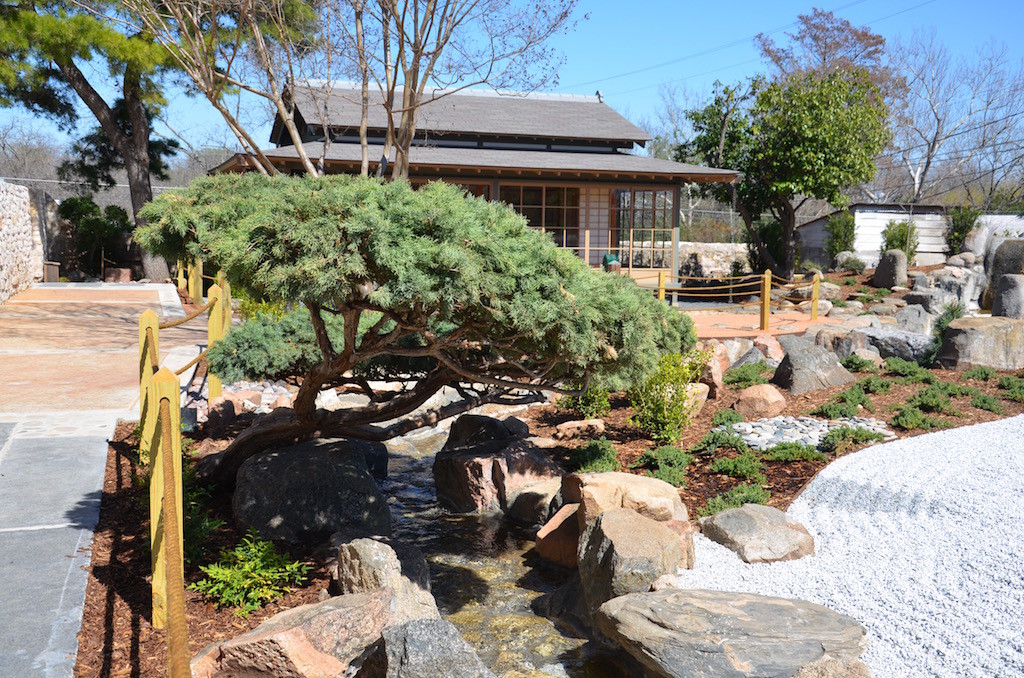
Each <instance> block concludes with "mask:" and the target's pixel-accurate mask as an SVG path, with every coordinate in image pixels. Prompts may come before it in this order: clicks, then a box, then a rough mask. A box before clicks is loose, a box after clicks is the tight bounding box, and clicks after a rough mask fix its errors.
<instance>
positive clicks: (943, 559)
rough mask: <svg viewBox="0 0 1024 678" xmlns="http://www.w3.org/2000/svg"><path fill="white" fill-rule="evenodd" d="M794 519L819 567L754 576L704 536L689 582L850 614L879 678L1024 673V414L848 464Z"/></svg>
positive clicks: (913, 441)
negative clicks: (809, 538)
mask: <svg viewBox="0 0 1024 678" xmlns="http://www.w3.org/2000/svg"><path fill="white" fill-rule="evenodd" d="M789 515H790V516H791V517H793V518H794V519H796V520H798V521H800V522H801V523H803V524H804V525H805V526H806V527H807V528H808V529H809V530H810V532H811V533H812V534H813V535H814V538H815V544H816V553H815V555H814V556H811V557H808V558H804V559H802V560H798V561H793V562H787V563H774V564H770V565H764V564H762V565H747V564H745V563H743V562H742V561H740V560H739V558H737V557H736V555H735V554H733V552H732V551H729V550H728V549H726V548H724V547H722V546H719V545H718V544H715V543H713V542H711V541H709V540H707V539H705V538H703V537H699V536H698V537H697V540H696V541H697V543H696V549H697V563H696V567H695V568H694V569H693V570H690V571H686V572H683V573H682V574H681V575H680V581H681V585H682V586H683V587H685V588H707V589H718V590H727V591H745V592H752V593H761V594H765V595H775V596H783V597H792V598H802V599H804V600H809V601H812V602H816V603H821V604H823V605H827V606H828V607H831V608H832V609H835V610H838V611H840V612H844V613H846V614H848V615H851V616H853V617H855V618H856V619H859V620H860V621H861V622H862V623H863V624H864V626H865V627H866V628H867V632H868V649H867V651H866V652H865V654H864V656H863V659H864V661H865V662H866V663H867V664H868V665H869V666H870V667H871V669H872V671H873V672H874V674H875V676H876V677H878V678H885V677H888V676H957V677H960V676H1001V677H1006V676H1024V416H1018V417H1013V418H1010V419H1004V420H1001V421H997V422H992V423H988V424H979V425H976V426H965V427H962V428H957V429H952V430H948V431H940V432H937V433H931V434H927V435H923V436H917V437H914V438H907V439H904V440H898V441H895V442H892V443H886V444H883V445H877V446H875V447H871V448H868V449H865V450H863V451H861V452H858V453H856V454H851V455H849V456H847V457H844V458H842V459H839V460H838V461H836V462H835V463H833V464H831V465H829V466H828V467H827V468H825V469H824V470H823V471H822V472H821V474H820V475H818V477H817V478H815V479H814V480H813V481H812V482H811V483H810V484H809V485H808V486H807V488H806V489H805V490H804V492H803V494H801V496H800V497H799V498H798V499H797V500H796V501H795V502H794V503H793V505H792V506H791V507H790V509H789Z"/></svg>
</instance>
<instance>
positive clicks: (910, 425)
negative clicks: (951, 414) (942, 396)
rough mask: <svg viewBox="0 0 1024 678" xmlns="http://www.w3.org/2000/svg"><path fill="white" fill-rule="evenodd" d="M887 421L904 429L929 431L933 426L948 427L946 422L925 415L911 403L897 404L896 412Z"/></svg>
mask: <svg viewBox="0 0 1024 678" xmlns="http://www.w3.org/2000/svg"><path fill="white" fill-rule="evenodd" d="M889 423H890V424H891V425H892V426H895V427H896V428H901V429H903V430H905V431H913V430H914V429H921V430H924V431H931V430H932V429H933V428H949V426H950V424H949V423H948V422H945V421H942V420H941V419H936V418H935V417H932V416H930V415H927V414H925V413H924V412H922V411H921V410H919V409H918V408H917V407H914V406H913V405H898V406H897V407H896V414H894V415H893V417H892V419H890V420H889Z"/></svg>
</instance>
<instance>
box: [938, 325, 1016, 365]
mask: <svg viewBox="0 0 1024 678" xmlns="http://www.w3.org/2000/svg"><path fill="white" fill-rule="evenodd" d="M1021 347H1024V320H1021V319H1017V318H993V317H985V316H981V317H976V318H958V319H956V320H954V321H953V322H951V323H950V324H949V328H948V329H947V330H946V334H945V335H944V336H943V340H942V348H940V349H939V355H938V357H937V362H938V363H939V364H940V365H942V366H943V367H945V368H948V369H955V370H959V369H967V368H971V367H992V368H995V369H997V370H1019V369H1021V368H1022V367H1024V350H1022V349H1021Z"/></svg>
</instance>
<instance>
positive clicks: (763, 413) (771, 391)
mask: <svg viewBox="0 0 1024 678" xmlns="http://www.w3.org/2000/svg"><path fill="white" fill-rule="evenodd" d="M733 407H734V408H735V409H736V411H737V412H739V413H740V414H742V415H743V418H744V419H747V420H753V419H761V418H764V417H774V416H777V415H778V414H780V413H781V412H782V410H784V409H786V398H785V397H784V396H783V395H782V393H780V392H779V389H777V388H775V387H774V386H772V385H771V384H757V385H755V386H750V387H748V388H745V389H743V390H742V391H740V399H739V400H737V401H736V404H735V405H733Z"/></svg>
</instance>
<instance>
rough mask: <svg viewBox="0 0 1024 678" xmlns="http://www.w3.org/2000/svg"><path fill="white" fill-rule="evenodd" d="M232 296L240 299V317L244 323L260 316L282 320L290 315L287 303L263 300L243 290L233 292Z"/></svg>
mask: <svg viewBox="0 0 1024 678" xmlns="http://www.w3.org/2000/svg"><path fill="white" fill-rule="evenodd" d="M231 295H232V296H233V297H234V298H235V299H238V315H239V316H241V318H242V320H243V321H245V320H252V319H254V318H256V317H257V316H260V315H264V316H267V317H268V318H273V319H274V320H281V318H283V317H284V316H285V314H287V313H288V305H287V304H286V303H285V302H283V301H270V300H268V299H262V298H260V297H257V296H254V295H252V294H250V293H248V292H246V291H245V290H244V289H242V288H238V289H234V290H232V291H231Z"/></svg>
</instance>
